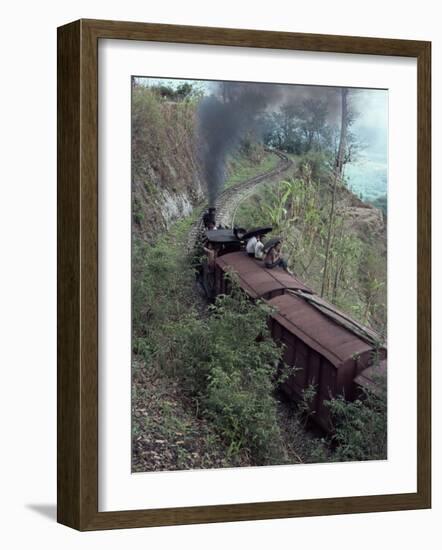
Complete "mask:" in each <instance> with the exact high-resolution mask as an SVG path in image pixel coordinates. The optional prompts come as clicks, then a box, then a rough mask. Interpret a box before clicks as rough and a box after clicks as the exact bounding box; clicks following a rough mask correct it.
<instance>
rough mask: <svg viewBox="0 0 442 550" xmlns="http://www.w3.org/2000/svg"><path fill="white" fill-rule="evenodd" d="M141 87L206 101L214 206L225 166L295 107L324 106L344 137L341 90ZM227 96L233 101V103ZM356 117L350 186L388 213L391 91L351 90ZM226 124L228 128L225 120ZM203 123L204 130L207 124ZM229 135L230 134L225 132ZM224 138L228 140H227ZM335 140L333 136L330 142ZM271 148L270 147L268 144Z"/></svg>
mask: <svg viewBox="0 0 442 550" xmlns="http://www.w3.org/2000/svg"><path fill="white" fill-rule="evenodd" d="M135 80H136V82H137V84H139V85H145V86H155V87H161V86H167V87H169V88H173V89H176V90H179V89H180V88H182V87H183V86H186V85H188V86H192V88H193V89H194V90H197V91H198V93H199V94H200V96H201V103H200V109H199V112H200V131H199V140H200V150H201V154H202V160H203V166H204V167H205V171H206V179H207V181H208V182H210V184H209V185H213V190H211V188H209V200H210V197H211V193H213V196H215V195H216V193H217V192H218V191H219V188H220V187H221V186H222V185H223V178H224V174H223V162H224V160H225V157H226V155H228V154H229V152H231V151H232V150H233V149H234V148H235V147H236V146H237V144H238V142H239V141H240V140H241V139H242V138H243V137H244V135H245V134H246V133H247V132H250V131H252V132H254V133H255V135H258V134H262V135H261V137H263V135H264V134H265V128H263V126H262V125H263V120H264V119H265V118H266V117H267V118H268V119H270V118H271V117H274V119H275V120H276V119H277V118H278V116H279V117H280V118H281V117H282V113H283V112H287V111H289V108H288V107H289V106H290V105H292V104H293V105H295V106H296V105H298V106H300V105H302V104H305V103H308V102H309V101H310V102H311V103H313V102H316V103H322V104H324V105H325V111H326V112H325V118H324V119H323V120H324V127H325V126H327V127H328V129H329V131H330V132H331V133H333V132H338V127H339V118H340V102H339V93H338V91H339V90H340V88H333V87H325V86H305V85H296V84H267V83H236V82H216V81H203V80H191V79H187V80H185V79H163V78H146V77H136V78H135ZM223 94H227V95H229V94H230V95H231V96H232V97H233V99H232V100H231V101H229V100H227V101H226V98H225V97H224V98H223ZM349 103H350V107H351V112H352V124H351V139H352V141H353V143H354V147H353V148H352V155H351V158H350V160H349V161H348V162H346V165H345V171H344V182H345V185H346V186H347V187H348V188H349V189H350V190H351V191H352V192H353V193H355V194H356V195H357V196H358V197H359V198H361V199H362V200H364V201H367V202H370V203H373V204H375V205H377V206H379V207H382V208H384V210H385V211H386V205H387V186H388V90H378V89H356V88H350V89H349ZM220 118H221V120H222V121H223V127H221V126H220V125H219V120H220ZM201 121H202V124H201ZM223 130H224V132H223ZM223 134H224V135H223ZM330 139H331V140H333V136H331V137H330ZM267 144H268V143H267Z"/></svg>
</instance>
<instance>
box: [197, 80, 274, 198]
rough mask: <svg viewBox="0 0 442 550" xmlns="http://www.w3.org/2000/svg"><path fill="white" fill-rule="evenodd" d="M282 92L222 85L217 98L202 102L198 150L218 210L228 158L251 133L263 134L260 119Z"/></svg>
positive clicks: (255, 86)
mask: <svg viewBox="0 0 442 550" xmlns="http://www.w3.org/2000/svg"><path fill="white" fill-rule="evenodd" d="M278 92H279V89H278V87H275V86H274V85H273V86H272V85H265V84H254V83H235V82H222V83H219V84H218V86H217V89H216V91H215V93H214V94H213V95H211V96H208V97H205V98H204V99H203V100H202V101H201V103H200V106H199V109H198V130H199V131H198V138H199V143H198V145H199V147H198V150H199V155H200V161H201V166H202V169H203V174H204V178H205V180H206V185H207V190H208V200H209V206H214V204H215V200H216V197H217V196H218V193H219V192H220V190H221V188H222V186H223V183H224V180H225V177H226V173H225V169H226V157H227V155H228V154H229V153H230V152H231V151H233V150H234V148H235V147H237V146H238V145H239V143H240V141H241V139H242V138H243V137H244V136H245V134H246V133H247V132H249V131H251V130H254V131H257V132H259V115H260V114H261V113H262V112H263V111H264V110H265V108H266V106H267V104H268V103H269V101H270V100H272V99H274V98H275V97H276V96H277V94H278Z"/></svg>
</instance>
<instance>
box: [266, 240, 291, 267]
mask: <svg viewBox="0 0 442 550" xmlns="http://www.w3.org/2000/svg"><path fill="white" fill-rule="evenodd" d="M264 265H265V266H266V267H267V269H273V268H274V267H282V269H284V271H287V272H288V273H291V271H290V270H289V268H288V264H287V260H286V259H285V258H283V257H282V256H281V243H280V242H278V243H276V244H275V246H272V248H270V249H269V250H267V253H266V255H265V256H264Z"/></svg>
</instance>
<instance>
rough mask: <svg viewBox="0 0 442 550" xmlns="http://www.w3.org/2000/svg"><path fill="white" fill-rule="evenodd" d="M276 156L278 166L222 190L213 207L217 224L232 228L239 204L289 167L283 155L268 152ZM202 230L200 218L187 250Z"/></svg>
mask: <svg viewBox="0 0 442 550" xmlns="http://www.w3.org/2000/svg"><path fill="white" fill-rule="evenodd" d="M268 151H269V152H271V153H273V154H274V155H276V156H277V157H278V158H279V159H280V160H279V163H278V165H277V166H276V167H275V168H273V169H272V170H268V171H267V172H263V173H262V174H258V175H257V176H255V177H253V178H250V179H248V180H245V181H241V182H238V183H236V184H234V185H232V186H230V187H227V188H226V189H224V190H223V191H222V192H221V193H220V194H219V195H218V198H217V199H216V202H215V204H214V207H215V208H216V217H217V223H219V224H221V225H222V226H225V227H232V226H233V222H234V219H235V214H236V211H237V208H238V206H239V205H240V203H241V202H242V201H243V200H244V199H245V198H247V197H248V196H250V195H251V194H253V193H254V191H255V190H256V188H257V187H258V186H259V185H261V184H262V183H264V182H265V181H267V180H271V179H273V178H275V177H276V176H280V175H281V174H283V173H284V172H285V171H286V170H288V169H289V168H290V167H291V166H293V161H291V160H290V159H289V158H288V157H287V156H286V155H284V153H281V152H280V151H275V150H268ZM203 230H204V226H203V218H202V216H200V217H199V218H198V220H197V221H196V222H195V223H194V224H193V225H192V227H191V229H190V231H189V239H188V244H187V248H188V250H192V249H193V248H194V246H195V243H196V241H197V239H198V237H199V236H200V235H201V234H202V232H203Z"/></svg>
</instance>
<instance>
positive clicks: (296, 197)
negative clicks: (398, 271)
mask: <svg viewBox="0 0 442 550" xmlns="http://www.w3.org/2000/svg"><path fill="white" fill-rule="evenodd" d="M388 94H389V93H388V90H387V89H374V88H353V87H351V88H350V87H339V86H336V87H331V86H318V85H305V84H302V85H301V84H299V85H298V84H292V83H290V84H287V83H280V82H277V83H269V82H237V81H213V80H197V79H177V78H163V77H162V78H159V77H155V76H154V75H153V76H152V75H133V76H132V77H131V213H132V216H131V247H132V250H131V258H132V260H131V285H132V286H131V301H132V303H131V310H132V321H131V323H132V324H131V330H132V339H131V346H132V352H131V353H132V365H131V390H132V395H131V407H132V409H131V418H132V422H131V429H132V433H131V442H132V445H131V453H132V454H131V465H132V473H138V472H152V471H157V472H159V471H183V470H198V469H218V468H239V467H263V466H281V467H282V466H284V465H291V466H293V465H302V464H318V463H334V462H355V461H385V460H387V459H388V454H387V442H388V437H387V435H388V422H387V417H388V415H387V411H388V406H387V317H388V314H387V222H388V132H389V128H388V101H389V95H388Z"/></svg>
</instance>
